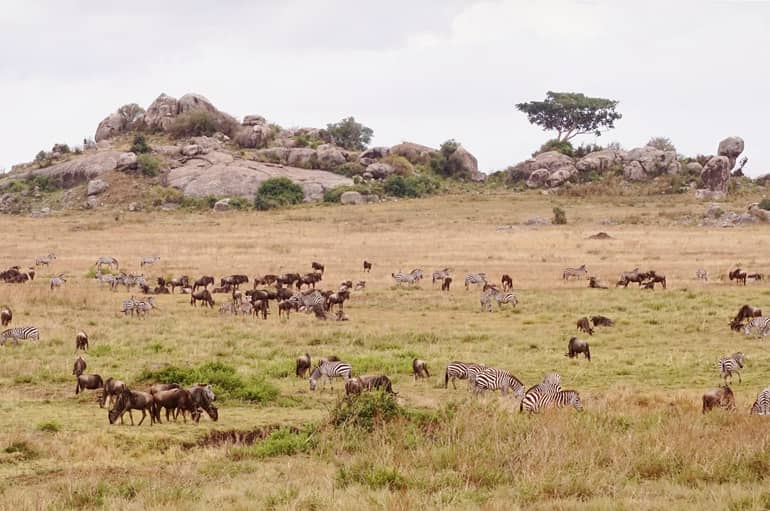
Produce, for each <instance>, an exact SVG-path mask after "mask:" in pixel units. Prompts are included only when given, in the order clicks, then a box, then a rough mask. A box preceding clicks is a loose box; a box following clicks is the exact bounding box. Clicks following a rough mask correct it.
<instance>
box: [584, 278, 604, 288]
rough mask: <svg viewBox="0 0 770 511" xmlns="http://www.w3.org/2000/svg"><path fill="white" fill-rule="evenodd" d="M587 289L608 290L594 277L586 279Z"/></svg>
mask: <svg viewBox="0 0 770 511" xmlns="http://www.w3.org/2000/svg"><path fill="white" fill-rule="evenodd" d="M588 287H590V288H592V289H608V287H607V284H605V283H604V282H602V281H600V280H599V279H597V278H596V277H589V278H588Z"/></svg>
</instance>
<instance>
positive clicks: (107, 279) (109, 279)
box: [94, 274, 115, 287]
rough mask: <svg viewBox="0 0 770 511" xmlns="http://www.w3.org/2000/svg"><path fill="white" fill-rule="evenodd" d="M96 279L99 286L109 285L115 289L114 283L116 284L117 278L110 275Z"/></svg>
mask: <svg viewBox="0 0 770 511" xmlns="http://www.w3.org/2000/svg"><path fill="white" fill-rule="evenodd" d="M94 278H95V279H96V281H97V282H98V283H99V284H109V285H110V287H113V282H115V277H114V276H113V275H110V274H107V275H96V276H95V277H94Z"/></svg>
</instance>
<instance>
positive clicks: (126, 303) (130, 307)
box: [120, 296, 134, 316]
mask: <svg viewBox="0 0 770 511" xmlns="http://www.w3.org/2000/svg"><path fill="white" fill-rule="evenodd" d="M120 312H122V313H123V315H124V316H125V315H126V314H128V313H129V312H130V313H131V315H132V316H133V315H134V297H133V296H132V297H131V298H129V299H128V300H123V308H122V309H120Z"/></svg>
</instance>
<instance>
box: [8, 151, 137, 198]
mask: <svg viewBox="0 0 770 511" xmlns="http://www.w3.org/2000/svg"><path fill="white" fill-rule="evenodd" d="M122 154H124V153H122V152H120V151H114V150H106V151H96V152H93V153H87V154H85V155H83V156H81V157H79V158H73V159H72V160H68V161H65V162H62V163H56V164H54V165H51V166H50V167H45V168H42V169H37V168H35V169H29V170H25V171H21V172H16V173H14V174H13V175H12V176H9V177H5V178H2V179H0V189H2V188H3V185H4V184H7V183H8V182H10V181H12V180H14V179H31V178H34V177H35V176H48V178H49V179H51V180H52V182H53V183H55V184H56V186H57V187H59V188H72V187H73V186H77V185H80V184H84V183H87V182H88V181H89V180H91V179H94V178H97V177H99V176H100V175H102V174H104V173H105V172H109V171H111V170H115V168H116V167H117V164H118V159H119V158H120V156H121V155H122Z"/></svg>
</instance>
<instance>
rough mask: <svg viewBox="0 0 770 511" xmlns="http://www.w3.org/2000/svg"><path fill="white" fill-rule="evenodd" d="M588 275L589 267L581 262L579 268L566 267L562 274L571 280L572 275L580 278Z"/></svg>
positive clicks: (562, 276) (565, 278)
mask: <svg viewBox="0 0 770 511" xmlns="http://www.w3.org/2000/svg"><path fill="white" fill-rule="evenodd" d="M587 276H588V268H586V265H585V264H581V265H580V266H579V267H578V268H566V269H565V270H564V272H562V274H561V278H563V279H564V280H569V279H570V277H574V278H576V279H578V280H580V279H582V278H583V277H587Z"/></svg>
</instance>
